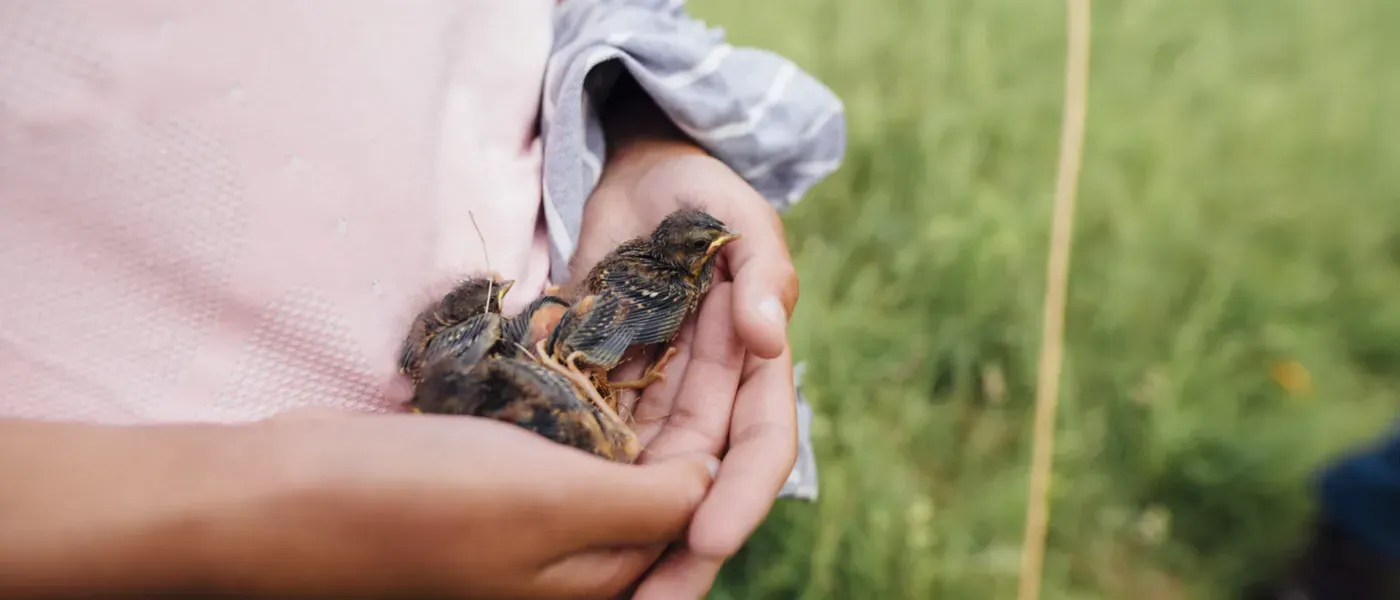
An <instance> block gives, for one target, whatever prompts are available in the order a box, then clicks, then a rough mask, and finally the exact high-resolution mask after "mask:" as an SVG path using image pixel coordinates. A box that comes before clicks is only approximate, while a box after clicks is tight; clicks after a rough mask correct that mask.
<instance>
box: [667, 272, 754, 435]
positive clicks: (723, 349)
mask: <svg viewBox="0 0 1400 600" xmlns="http://www.w3.org/2000/svg"><path fill="white" fill-rule="evenodd" d="M733 290H734V286H733V284H730V283H728V282H721V283H716V284H715V286H714V287H713V288H711V290H710V293H709V295H707V296H706V297H705V300H704V301H703V302H702V303H701V305H700V312H699V314H698V315H697V316H696V319H695V328H694V331H693V337H691V338H690V343H688V344H683V345H682V350H681V353H679V354H677V359H678V360H679V359H680V358H682V354H684V355H685V356H684V358H685V373H684V375H683V376H682V377H680V378H679V380H678V381H671V380H667V381H666V382H665V383H664V384H663V385H664V386H665V387H666V388H671V389H665V388H663V389H660V390H658V392H657V393H658V394H661V395H662V396H665V395H666V394H667V393H668V392H669V393H670V394H672V395H673V396H674V399H675V400H674V402H672V403H671V404H670V406H668V407H665V411H666V412H665V413H664V414H662V415H659V416H660V417H662V418H663V421H662V425H661V430H660V432H659V433H658V434H657V435H656V438H655V439H653V440H651V441H650V442H649V443H648V444H647V454H648V455H649V456H652V457H665V456H668V455H675V454H687V453H695V452H702V453H705V454H710V455H718V454H719V452H720V450H723V449H724V440H725V437H726V435H725V434H726V433H727V430H728V428H729V421H730V414H731V410H732V409H733V406H734V394H735V393H736V392H737V391H738V389H739V378H740V376H741V375H742V370H743V365H744V347H743V344H742V343H741V342H740V340H739V338H738V336H737V335H736V334H735V331H734V326H733V325H732V323H731V320H732V315H733V309H732V306H733V304H734V300H733ZM647 391H648V392H650V391H651V390H647ZM648 403H650V401H648ZM643 408H645V409H646V410H647V411H648V412H650V411H651V410H660V409H659V408H653V407H652V406H644V407H643ZM648 416H650V415H648Z"/></svg>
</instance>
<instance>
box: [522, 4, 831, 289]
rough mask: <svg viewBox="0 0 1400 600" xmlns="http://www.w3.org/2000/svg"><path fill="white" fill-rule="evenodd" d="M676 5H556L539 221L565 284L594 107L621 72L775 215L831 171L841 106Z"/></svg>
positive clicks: (599, 161) (595, 137) (589, 162)
mask: <svg viewBox="0 0 1400 600" xmlns="http://www.w3.org/2000/svg"><path fill="white" fill-rule="evenodd" d="M683 5H684V2H682V1H681V0H670V1H667V0H566V1H565V2H562V3H561V4H560V5H559V7H558V8H557V9H556V10H555V21H554V35H555V40H554V49H553V52H552V53H551V56H550V59H549V65H548V67H547V68H546V71H545V81H544V86H545V87H544V99H543V106H542V113H543V114H542V121H541V133H542V135H543V138H544V194H545V218H546V222H547V224H548V228H549V234H550V242H551V244H550V245H551V247H552V248H553V251H552V255H551V262H552V266H551V277H552V278H553V279H554V280H556V281H564V280H566V279H567V278H568V266H567V261H568V258H569V257H570V256H572V255H573V251H574V248H575V246H576V244H577V236H578V231H579V221H580V220H581V218H582V216H583V204H584V202H585V201H586V200H587V198H588V195H589V194H590V193H591V192H592V191H593V187H594V186H595V185H596V184H597V182H598V178H599V176H600V175H601V173H602V166H603V160H604V156H603V155H604V148H605V143H604V140H603V131H602V128H601V126H600V124H599V121H598V116H597V114H596V111H594V110H593V104H594V103H595V102H596V101H598V100H599V99H600V98H602V97H603V96H604V94H606V92H607V90H608V88H609V87H610V86H611V83H612V81H613V80H615V79H616V77H617V76H618V75H619V74H620V71H619V69H623V68H625V69H626V70H627V71H628V72H630V73H631V75H632V76H633V77H634V78H635V79H636V80H637V82H638V83H639V84H640V85H641V86H642V88H643V89H644V90H646V91H647V93H648V94H650V95H651V97H652V98H653V99H654V100H655V101H656V103H657V104H658V105H659V106H660V107H661V109H662V110H663V111H664V112H665V113H666V114H667V115H668V116H670V118H671V120H672V121H674V122H675V123H676V125H677V126H678V127H679V128H680V129H681V130H682V131H684V132H686V133H687V134H688V135H690V136H691V137H692V138H694V139H695V140H696V141H697V142H698V143H700V144H701V145H702V146H704V147H705V149H706V150H708V151H709V153H710V154H712V155H714V156H715V157H716V158H718V159H720V160H722V161H724V162H725V164H727V165H729V167H730V168H732V169H734V170H735V172H737V173H739V174H740V175H741V176H743V177H744V179H746V180H747V181H748V182H749V184H750V185H752V186H753V187H754V189H756V190H758V192H759V193H760V194H762V195H763V196H764V197H765V198H767V199H768V200H769V201H770V202H772V203H773V205H774V206H775V207H777V208H778V209H779V210H785V209H787V208H788V207H789V206H791V205H792V204H793V203H795V202H797V201H798V200H799V199H800V198H801V197H802V195H803V194H804V193H805V192H806V191H807V190H808V189H810V188H811V187H812V186H813V185H815V184H816V183H817V182H819V181H821V180H822V179H823V178H825V177H826V176H827V175H829V174H831V173H832V172H833V171H835V170H836V168H837V167H838V166H840V163H841V160H842V158H843V157H844V154H845V150H846V119H845V114H844V107H843V106H842V104H841V101H840V99H838V98H837V97H836V95H835V94H834V93H832V91H831V90H830V89H828V88H827V87H826V86H825V85H823V84H822V83H821V82H819V81H817V80H816V79H815V78H813V77H812V76H811V75H809V74H807V73H806V72H804V71H803V70H802V69H800V68H798V67H797V65H795V64H793V63H792V62H791V61H789V60H787V59H785V58H783V57H781V56H778V55H776V54H773V53H771V52H767V51H764V50H759V49H754V48H742V47H735V46H731V45H729V44H728V43H726V42H725V40H724V35H723V32H722V31H720V30H718V29H713V28H709V27H707V26H705V24H703V23H701V22H700V21H698V20H695V19H693V18H691V17H689V16H688V15H686V13H685V11H684V9H683Z"/></svg>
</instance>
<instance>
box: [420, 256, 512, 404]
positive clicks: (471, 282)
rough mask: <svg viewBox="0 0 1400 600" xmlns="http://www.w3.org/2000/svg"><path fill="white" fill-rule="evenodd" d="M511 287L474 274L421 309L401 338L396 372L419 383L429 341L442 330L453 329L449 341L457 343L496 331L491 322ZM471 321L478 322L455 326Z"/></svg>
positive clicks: (506, 281)
mask: <svg viewBox="0 0 1400 600" xmlns="http://www.w3.org/2000/svg"><path fill="white" fill-rule="evenodd" d="M514 284H515V282H514V280H509V279H505V280H503V279H500V278H498V277H494V276H491V277H487V276H481V275H474V276H471V277H468V278H466V279H465V280H463V281H462V282H461V283H459V284H457V286H456V287H454V288H453V289H452V291H450V292H448V293H447V294H446V295H445V296H443V297H442V299H441V300H438V301H437V302H434V303H432V304H431V305H429V306H428V307H427V308H425V309H423V311H422V312H420V313H418V316H417V317H415V318H414V320H413V324H412V325H411V326H410V328H409V331H408V335H407V336H406V337H405V338H404V341H403V346H402V350H401V352H400V355H399V371H400V372H402V373H403V374H405V375H408V376H409V377H410V378H411V379H412V380H413V381H414V383H417V382H418V381H420V380H421V379H422V371H423V367H424V366H425V365H426V364H427V362H428V357H427V355H428V352H429V348H430V346H432V345H433V339H434V338H435V337H437V336H438V335H439V334H441V333H443V332H444V331H447V330H454V332H455V333H454V334H453V342H455V343H457V344H460V343H462V342H463V340H464V338H474V337H475V335H476V334H479V333H480V332H482V331H488V330H492V329H493V328H499V327H498V326H497V324H496V323H495V321H496V320H498V317H499V315H500V312H501V305H502V303H503V302H504V300H505V295H506V293H507V292H509V291H510V288H511V286H512V285H514ZM483 315H493V316H495V317H497V318H491V317H483ZM478 318H481V319H478ZM482 319H484V320H482ZM473 320H477V321H479V322H474V323H471V324H469V325H466V326H465V327H457V326H460V325H464V324H466V323H468V322H469V321H473ZM454 328H455V329H454ZM444 348H445V347H444V346H443V345H442V344H439V345H438V351H441V350H443V349H444Z"/></svg>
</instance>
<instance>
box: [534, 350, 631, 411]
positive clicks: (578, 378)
mask: <svg viewBox="0 0 1400 600" xmlns="http://www.w3.org/2000/svg"><path fill="white" fill-rule="evenodd" d="M544 344H545V340H540V341H539V342H537V343H536V344H535V351H536V352H537V353H538V355H539V356H538V357H537V360H538V361H539V362H540V364H543V365H544V366H546V367H549V368H550V369H552V370H554V371H555V372H557V373H559V374H560V375H563V376H564V377H565V378H567V379H568V380H569V381H570V382H572V383H573V384H574V386H575V387H577V388H578V389H579V391H581V392H583V393H584V395H585V396H587V397H588V400H589V401H590V402H592V403H593V405H594V406H596V407H597V408H598V410H599V411H601V412H602V413H603V414H604V415H606V416H607V417H608V418H609V419H612V420H613V421H614V422H616V423H618V424H625V423H626V422H625V421H623V420H622V417H621V416H619V415H618V414H617V411H614V410H613V409H612V407H611V406H608V403H607V402H604V401H603V397H602V395H600V394H599V393H598V388H596V387H593V383H592V382H590V381H589V380H588V377H587V376H586V375H584V374H583V372H582V371H580V370H579V368H578V366H577V365H575V364H574V358H575V357H576V356H577V355H578V354H579V353H577V352H575V353H573V354H570V355H569V356H568V357H567V358H565V359H564V361H565V362H566V363H568V366H567V367H566V366H564V365H561V364H559V361H558V360H556V359H555V358H554V357H553V356H550V354H549V353H548V352H545V350H544Z"/></svg>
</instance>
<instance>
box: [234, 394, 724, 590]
mask: <svg viewBox="0 0 1400 600" xmlns="http://www.w3.org/2000/svg"><path fill="white" fill-rule="evenodd" d="M257 428H258V429H259V431H260V433H259V434H258V435H260V436H261V437H262V439H261V440H260V441H259V443H258V444H257V446H258V447H259V450H258V451H259V452H264V453H270V454H267V456H268V457H269V458H275V461H276V462H275V464H276V465H277V470H276V472H277V478H278V480H280V481H284V482H296V483H294V484H292V485H293V486H294V488H295V489H296V490H298V492H297V493H296V494H293V495H292V497H293V499H292V500H290V501H286V502H283V503H282V505H280V507H279V508H278V510H277V511H276V513H277V514H280V515H284V516H286V517H289V518H288V519H286V521H277V520H272V519H271V518H270V517H269V515H268V514H267V512H266V511H263V512H255V513H253V514H252V515H251V519H250V521H249V522H242V523H235V524H234V526H233V527H232V528H231V529H230V530H229V531H230V534H229V535H231V536H232V537H234V538H238V537H240V536H241V537H242V538H244V540H245V541H247V542H249V543H247V544H244V545H243V547H247V548H263V547H266V544H264V543H254V542H257V541H258V540H257V539H255V538H258V537H259V536H276V537H277V538H278V539H280V540H281V542H280V545H281V546H282V547H283V548H285V549H287V550H288V553H287V554H288V556H283V557H280V558H278V557H276V556H271V555H267V554H266V553H265V551H264V552H263V553H262V555H261V556H241V557H240V556H236V555H235V556H234V557H231V558H228V560H233V561H234V564H240V563H239V561H243V562H242V563H241V564H246V565H247V566H248V568H250V569H287V570H288V574H287V578H286V579H285V580H284V581H289V582H291V583H290V585H291V587H290V591H306V590H325V589H330V588H333V589H337V590H353V595H356V596H359V595H363V594H369V595H374V594H376V593H383V594H387V595H391V596H393V597H401V596H402V595H403V594H420V595H424V596H429V597H463V598H476V597H492V598H605V597H612V596H615V595H616V594H618V593H620V592H621V591H622V590H624V589H625V588H626V587H627V586H628V585H631V584H632V582H634V581H636V580H637V579H638V578H639V577H640V576H641V575H642V574H643V573H644V572H645V571H646V570H647V569H648V568H649V566H650V565H651V564H652V563H653V562H654V561H655V559H656V557H657V556H658V554H659V553H660V552H661V551H662V549H664V548H665V547H666V545H667V544H668V543H670V542H672V541H674V540H677V539H680V538H681V537H682V536H683V535H684V533H685V528H686V526H687V523H688V522H689V521H690V519H691V517H692V515H693V513H694V511H695V509H696V507H697V506H698V504H699V503H700V501H701V499H702V498H703V497H704V496H705V493H706V490H707V489H708V488H709V484H710V482H711V477H712V473H713V469H714V468H715V467H716V465H714V464H711V463H713V462H714V459H713V458H710V457H708V456H704V455H703V454H698V453H692V454H691V455H689V456H676V457H674V460H668V461H660V462H653V463H649V464H647V465H623V464H618V463H613V462H609V461H605V460H600V459H598V458H596V457H593V456H591V455H588V454H586V453H584V452H581V451H578V450H575V449H573V448H569V447H566V446H563V445H560V444H556V443H553V442H550V441H548V440H546V439H545V438H543V437H542V436H539V435H537V434H535V433H533V432H529V431H526V430H524V429H521V428H518V427H515V426H513V425H509V424H505V423H501V422H497V421H492V420H488V419H479V418H468V417H456V416H430V415H385V416H380V415H375V416H369V415H340V414H330V413H323V414H315V413H310V414H308V413H303V414H300V415H296V414H294V415H287V416H284V417H282V418H275V419H272V420H269V421H267V422H266V423H265V424H261V425H258V426H257ZM283 497H284V498H285V497H286V495H285V494H284V495H283ZM263 541H267V540H263ZM269 559H270V560H269ZM282 561H286V562H285V563H284V562H282ZM223 566H224V567H228V566H229V565H223ZM293 571H299V572H293ZM245 580H246V579H245ZM298 585H299V586H301V587H300V588H298V587H297V586H298ZM283 589H284V590H286V589H288V588H283Z"/></svg>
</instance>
